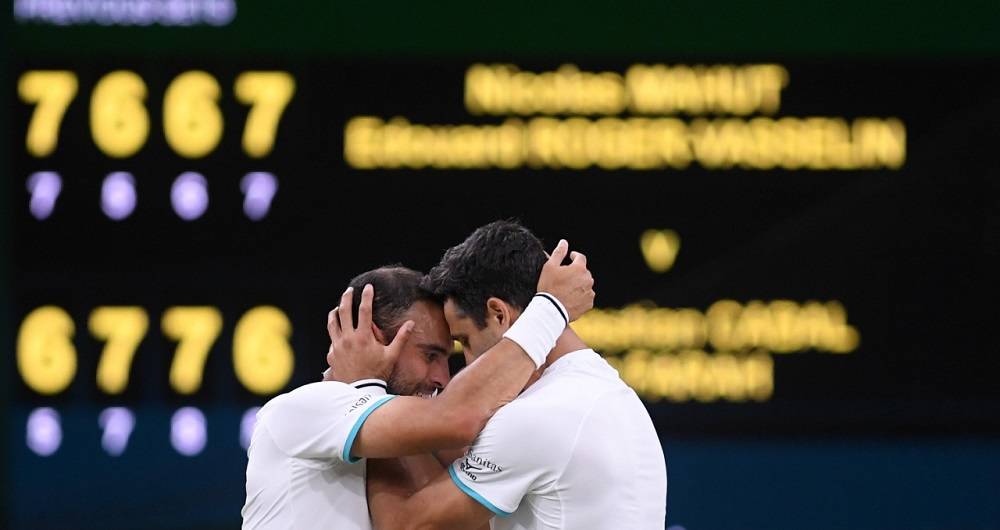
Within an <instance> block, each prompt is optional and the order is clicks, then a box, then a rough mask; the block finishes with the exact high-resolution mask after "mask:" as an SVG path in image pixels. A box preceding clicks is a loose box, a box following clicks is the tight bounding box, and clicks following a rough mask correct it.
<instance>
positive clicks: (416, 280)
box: [349, 265, 437, 341]
mask: <svg viewBox="0 0 1000 530" xmlns="http://www.w3.org/2000/svg"><path fill="white" fill-rule="evenodd" d="M423 277H424V275H423V274H422V273H420V272H417V271H415V270H413V269H409V268H406V267H403V266H402V265H386V266H384V267H379V268H377V269H374V270H370V271H368V272H363V273H361V274H359V275H357V276H355V277H354V279H352V280H351V283H350V284H349V285H350V287H353V288H354V299H353V302H352V304H351V314H352V315H353V316H354V322H355V324H357V322H358V311H359V310H360V308H361V291H362V289H364V287H365V284H368V283H370V284H372V287H373V288H374V289H375V299H374V300H372V322H374V323H375V325H376V326H378V328H379V329H381V330H382V333H384V334H385V338H386V340H388V341H391V340H392V339H393V338H394V337H395V336H396V332H397V331H399V328H400V326H402V325H403V322H405V320H404V317H405V316H406V312H407V311H409V309H410V307H412V306H413V304H415V303H417V302H419V301H421V300H424V301H430V302H435V303H436V302H437V299H436V298H435V297H434V295H433V294H431V293H430V292H428V291H426V290H424V289H423V288H422V287H421V286H420V281H421V280H422V279H423Z"/></svg>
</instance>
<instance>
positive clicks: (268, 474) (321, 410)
mask: <svg viewBox="0 0 1000 530" xmlns="http://www.w3.org/2000/svg"><path fill="white" fill-rule="evenodd" d="M567 253H568V244H567V243H566V242H565V241H560V243H559V245H558V246H557V247H556V249H555V250H554V251H553V252H552V256H551V259H549V260H548V261H547V262H546V264H545V266H544V267H543V268H542V270H541V271H540V274H539V275H538V276H537V291H538V293H537V295H536V296H534V297H533V298H534V299H533V300H532V301H531V302H530V303H529V304H528V307H527V308H526V309H525V316H524V317H522V320H523V321H524V323H523V325H521V326H515V327H512V328H511V329H510V333H509V334H508V336H507V337H505V338H504V339H503V340H501V341H499V342H498V343H497V344H496V345H495V346H494V347H493V348H490V349H489V351H487V352H486V353H485V354H484V355H482V356H481V357H480V358H479V359H478V360H477V361H476V362H474V363H472V365H471V366H469V367H468V368H467V369H466V370H464V371H463V372H462V373H461V374H460V375H459V376H458V377H456V378H455V379H454V380H453V381H452V382H451V384H450V385H449V386H448V389H447V391H446V392H443V393H442V394H441V395H440V396H438V397H436V398H434V399H421V398H420V397H396V396H395V395H393V394H390V393H388V390H389V389H388V388H387V384H386V381H387V380H393V379H394V378H393V372H394V368H395V367H396V365H397V361H398V359H399V357H400V352H401V350H403V349H404V346H405V345H406V344H408V341H409V340H410V339H411V338H412V337H413V336H418V335H419V336H421V337H423V338H424V339H426V340H425V342H428V343H429V345H430V347H429V348H428V349H429V350H434V349H435V348H440V347H447V346H450V339H449V338H448V335H446V334H444V333H443V332H441V333H437V332H435V330H434V329H433V327H434V324H433V322H431V321H428V322H427V323H425V324H426V327H427V328H428V329H415V327H414V326H415V325H416V324H417V323H418V322H416V321H415V320H417V321H419V320H421V318H420V317H416V318H408V319H407V320H406V321H405V322H403V323H401V324H399V325H398V331H396V333H395V334H394V336H393V334H392V333H391V330H389V329H383V327H380V326H378V325H377V324H376V323H375V322H374V321H373V299H374V297H375V294H374V289H373V287H372V286H371V285H366V286H365V287H364V288H363V290H362V294H361V301H360V303H359V304H357V305H355V304H354V303H353V302H354V298H353V291H354V289H352V288H348V289H347V291H345V293H344V294H343V296H342V297H341V301H340V305H339V306H338V308H337V309H336V310H335V311H333V312H331V314H330V315H329V318H328V330H329V332H330V335H331V339H332V341H333V344H332V347H331V353H330V355H331V356H332V357H333V358H328V361H330V363H331V367H332V370H331V371H330V372H329V373H328V374H327V375H326V376H325V379H327V380H325V381H322V382H318V383H312V384H308V385H305V386H303V387H300V388H298V389H296V390H293V391H291V392H289V393H287V394H283V395H280V396H278V397H275V398H274V399H272V400H271V401H269V402H268V403H267V404H266V405H264V407H262V408H261V410H260V412H259V413H258V421H257V427H256V429H255V431H254V435H253V437H252V441H251V446H250V449H249V452H248V455H249V462H248V464H247V483H246V489H247V498H246V503H245V505H244V507H243V510H242V515H243V527H244V528H248V529H256V528H281V529H286V528H300V529H311V528H317V529H318V528H324V529H329V528H337V529H369V528H371V525H370V519H369V512H368V506H367V503H366V499H365V464H364V462H363V460H364V459H365V458H368V457H396V456H400V455H408V454H420V453H429V452H431V451H434V450H438V449H446V448H460V447H463V446H466V445H468V444H470V443H471V442H472V440H473V439H474V438H475V437H476V435H477V433H478V432H479V431H480V430H481V429H482V428H483V426H484V425H485V424H486V421H487V420H488V419H489V418H490V417H491V416H492V415H493V413H494V412H496V410H497V409H498V408H500V407H501V406H502V405H503V404H505V403H507V402H509V401H510V400H512V399H513V398H514V397H515V396H516V395H517V392H518V391H519V390H520V389H521V388H522V387H523V386H524V385H525V383H526V382H527V381H528V378H529V377H530V376H531V374H532V373H533V371H535V370H537V368H538V367H539V366H541V365H542V364H544V363H545V362H546V356H547V354H548V353H549V351H550V350H551V349H552V347H553V346H554V345H555V343H556V340H557V339H558V337H559V336H560V334H561V333H562V332H563V330H564V329H565V328H566V326H567V324H568V323H569V321H570V320H572V319H574V318H576V317H578V316H579V315H581V314H582V313H583V312H585V311H587V310H588V309H590V308H591V307H592V306H593V300H594V292H593V290H592V287H593V278H592V276H591V274H590V272H589V271H588V270H587V267H586V260H585V258H584V257H583V256H582V255H580V254H578V253H575V252H574V253H573V254H572V257H573V260H572V262H571V263H570V264H569V265H566V266H563V265H561V263H562V261H563V260H564V259H565V257H566V255H567ZM352 307H356V308H357V311H356V313H357V314H356V316H355V315H354V314H352V313H354V311H352ZM422 308H423V309H427V308H426V305H424V306H422ZM416 309H417V310H420V309H421V307H417V308H416ZM413 310H414V307H411V308H409V309H408V311H409V314H407V315H406V316H408V317H414V316H415V315H414V313H413ZM428 318H430V320H433V315H430V316H429V317H428ZM438 319H439V322H441V323H440V326H441V328H440V329H442V330H443V329H444V328H443V326H444V323H443V321H441V320H440V316H439V317H438ZM355 320H356V321H357V322H358V325H357V327H355V326H354V322H355ZM442 338H443V339H444V340H443V341H442V340H441V339H442ZM448 349H449V350H450V348H448ZM395 379H396V380H398V379H399V378H398V377H397V378H395ZM418 379H419V378H418ZM428 379H429V384H432V385H435V386H437V385H438V384H441V385H443V383H444V382H446V381H440V380H439V381H437V382H435V381H433V378H432V377H430V378H428V377H425V378H424V380H425V382H426V381H427V380H428ZM415 389H417V390H420V389H423V390H426V389H427V385H426V384H425V385H424V386H423V387H421V385H420V384H417V385H415V386H411V387H410V390H411V391H412V390H415Z"/></svg>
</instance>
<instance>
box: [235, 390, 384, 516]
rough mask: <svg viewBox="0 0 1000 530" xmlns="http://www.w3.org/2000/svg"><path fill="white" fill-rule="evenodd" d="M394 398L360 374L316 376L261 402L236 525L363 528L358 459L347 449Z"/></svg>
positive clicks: (361, 475)
mask: <svg viewBox="0 0 1000 530" xmlns="http://www.w3.org/2000/svg"><path fill="white" fill-rule="evenodd" d="M366 385H368V386H366ZM355 386H356V387H358V388H355ZM394 397H395V396H392V395H386V393H385V388H384V387H381V386H374V385H373V384H372V383H370V382H366V381H359V382H357V383H354V386H352V385H347V384H344V383H337V382H333V381H324V382H320V383H312V384H309V385H305V386H302V387H299V388H297V389H295V390H293V391H291V392H288V393H287V394H282V395H280V396H278V397H275V398H274V399H272V400H271V401H268V402H267V404H266V405H264V407H263V408H261V410H260V412H258V413H257V426H256V428H255V429H254V433H253V437H252V438H251V441H250V449H249V452H248V456H249V458H250V460H249V462H248V463H247V499H246V504H244V505H243V511H242V512H241V513H242V515H243V528H244V529H290V528H295V529H312V528H316V529H319V528H322V529H324V530H329V529H337V530H370V529H371V521H370V520H369V516H368V501H367V498H366V495H365V464H364V462H363V461H362V460H360V459H352V458H351V456H350V450H351V446H352V445H354V438H355V437H356V436H357V434H358V431H359V430H360V429H361V426H362V425H363V424H364V422H365V419H367V418H368V415H369V414H371V413H372V412H373V411H374V410H375V409H377V408H378V407H380V406H382V405H384V404H385V403H386V402H388V401H389V400H390V399H392V398H394Z"/></svg>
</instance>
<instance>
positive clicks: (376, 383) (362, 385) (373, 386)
mask: <svg viewBox="0 0 1000 530" xmlns="http://www.w3.org/2000/svg"><path fill="white" fill-rule="evenodd" d="M351 386H353V387H354V388H357V389H358V390H364V391H366V392H370V393H372V394H374V395H378V396H384V395H385V394H387V393H388V390H387V385H386V384H385V381H383V380H381V379H362V380H360V381H355V382H353V383H351Z"/></svg>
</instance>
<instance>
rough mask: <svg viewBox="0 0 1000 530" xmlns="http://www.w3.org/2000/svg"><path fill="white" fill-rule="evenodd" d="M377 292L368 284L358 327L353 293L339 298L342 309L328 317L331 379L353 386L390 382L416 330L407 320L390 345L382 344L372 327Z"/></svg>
mask: <svg viewBox="0 0 1000 530" xmlns="http://www.w3.org/2000/svg"><path fill="white" fill-rule="evenodd" d="M374 298H375V289H374V288H373V287H372V286H371V285H370V284H369V285H365V288H364V289H363V290H362V291H361V307H360V309H359V310H358V324H357V327H355V325H354V318H353V316H352V315H351V304H352V302H353V301H354V289H353V288H350V287H349V288H348V289H347V290H346V291H344V294H343V295H342V296H341V297H340V305H339V306H338V307H337V308H335V309H334V310H333V311H330V314H329V315H327V321H326V329H327V331H328V332H329V333H330V341H331V345H330V352H329V353H328V354H327V362H329V363H330V366H331V367H332V368H333V374H332V379H333V380H334V381H340V382H342V383H353V382H354V381H360V380H362V379H381V380H382V381H387V380H388V379H389V376H390V375H391V374H392V369H393V367H394V366H395V365H396V359H397V358H399V352H400V351H401V350H402V349H403V345H404V344H406V341H407V339H409V336H410V332H411V331H412V330H413V321H412V320H407V321H406V322H405V323H404V324H403V325H402V326H400V328H399V331H398V332H396V337H395V338H394V339H393V340H392V342H391V343H390V344H389V345H385V344H382V342H381V341H379V339H378V337H376V335H375V330H376V328H375V325H374V324H373V323H372V301H373V300H374Z"/></svg>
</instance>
